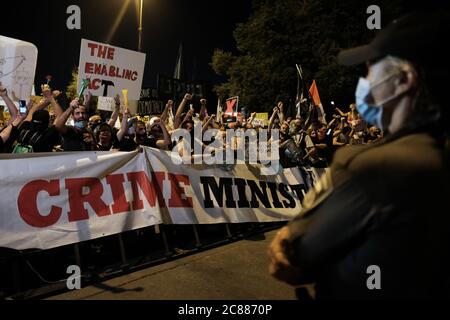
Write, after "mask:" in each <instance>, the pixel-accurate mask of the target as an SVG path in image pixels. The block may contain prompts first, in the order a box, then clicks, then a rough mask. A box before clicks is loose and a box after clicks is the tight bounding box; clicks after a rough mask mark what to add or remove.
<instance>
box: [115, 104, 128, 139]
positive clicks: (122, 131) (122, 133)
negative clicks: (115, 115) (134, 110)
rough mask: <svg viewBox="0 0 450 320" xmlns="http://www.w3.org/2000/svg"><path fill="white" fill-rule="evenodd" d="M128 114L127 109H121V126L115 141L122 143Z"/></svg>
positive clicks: (126, 127)
mask: <svg viewBox="0 0 450 320" xmlns="http://www.w3.org/2000/svg"><path fill="white" fill-rule="evenodd" d="M128 113H129V110H128V107H125V108H124V109H123V115H122V124H121V126H120V130H119V131H118V132H117V141H119V142H120V141H122V139H123V137H124V136H125V134H126V133H127V131H128V117H127V114H128Z"/></svg>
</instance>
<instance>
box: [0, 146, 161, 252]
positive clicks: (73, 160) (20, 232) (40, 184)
mask: <svg viewBox="0 0 450 320" xmlns="http://www.w3.org/2000/svg"><path fill="white" fill-rule="evenodd" d="M144 157H145V155H143V154H142V153H140V152H138V151H135V152H130V153H122V152H103V153H101V152H99V153H96V152H75V153H71V154H60V155H56V154H32V155H31V154H30V155H28V156H20V157H14V156H11V155H8V156H4V157H2V160H1V162H2V170H1V172H0V176H1V178H0V190H1V194H2V197H1V198H0V208H1V214H0V247H7V248H13V249H18V250H20V249H27V248H38V249H50V248H55V247H59V246H63V245H67V244H71V243H77V242H81V241H86V240H90V239H95V238H99V237H104V236H108V235H112V234H117V233H121V232H124V231H128V230H133V229H139V228H144V227H147V226H152V225H156V224H160V223H161V218H160V214H159V208H158V206H157V204H156V203H149V202H148V201H146V200H145V194H148V193H149V189H148V186H147V184H146V183H145V179H146V178H145V177H146V176H147V172H149V168H148V167H147V164H146V161H145V159H144ZM8 158H10V159H8ZM140 186H142V187H140ZM142 193H143V194H144V195H142ZM127 199H128V200H127ZM143 199H144V201H143ZM150 200H151V199H150Z"/></svg>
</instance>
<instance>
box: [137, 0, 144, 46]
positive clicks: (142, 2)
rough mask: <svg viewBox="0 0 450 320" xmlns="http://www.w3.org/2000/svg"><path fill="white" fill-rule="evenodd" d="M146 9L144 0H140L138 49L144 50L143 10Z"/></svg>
mask: <svg viewBox="0 0 450 320" xmlns="http://www.w3.org/2000/svg"><path fill="white" fill-rule="evenodd" d="M143 9H144V0H140V4H139V29H138V32H139V43H138V51H139V52H141V51H142V12H143Z"/></svg>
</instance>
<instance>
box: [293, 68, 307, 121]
mask: <svg viewBox="0 0 450 320" xmlns="http://www.w3.org/2000/svg"><path fill="white" fill-rule="evenodd" d="M295 67H296V68H297V75H298V83H297V96H296V98H295V108H296V110H297V114H296V116H297V117H306V113H307V112H308V108H309V104H310V99H309V94H308V90H307V89H306V83H305V81H304V80H303V69H302V66H300V65H298V64H296V65H295ZM305 93H306V96H305ZM305 103H306V106H305ZM302 106H305V107H304V108H302Z"/></svg>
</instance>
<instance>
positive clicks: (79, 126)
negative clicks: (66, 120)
mask: <svg viewBox="0 0 450 320" xmlns="http://www.w3.org/2000/svg"><path fill="white" fill-rule="evenodd" d="M73 125H74V127H75V128H77V129H79V130H83V129H84V128H86V127H87V125H88V123H87V121H75V122H74V124H73Z"/></svg>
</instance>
